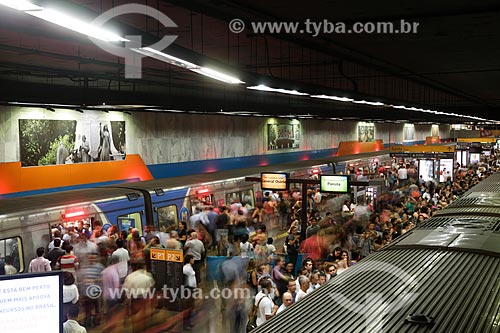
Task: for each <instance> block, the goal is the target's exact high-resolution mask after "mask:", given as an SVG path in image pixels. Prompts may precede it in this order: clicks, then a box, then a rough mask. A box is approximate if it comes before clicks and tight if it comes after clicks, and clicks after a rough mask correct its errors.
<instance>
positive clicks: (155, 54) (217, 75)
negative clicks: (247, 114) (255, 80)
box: [132, 47, 245, 84]
mask: <svg viewBox="0 0 500 333" xmlns="http://www.w3.org/2000/svg"><path fill="white" fill-rule="evenodd" d="M132 50H133V51H135V52H137V53H140V54H143V55H146V56H149V57H151V58H155V59H157V60H160V61H163V62H166V63H168V64H171V65H174V66H177V67H182V68H185V69H189V70H190V71H193V72H196V73H198V74H201V75H204V76H208V77H210V78H212V79H215V80H219V81H222V82H225V83H230V84H240V83H245V82H243V81H241V80H240V79H238V78H235V77H233V76H230V75H227V74H224V73H221V72H219V71H216V70H213V69H210V68H207V67H201V66H198V65H196V64H193V63H192V62H189V61H186V60H182V59H180V58H177V57H174V56H172V55H170V54H167V53H164V52H161V51H158V50H156V49H153V48H150V47H141V48H134V49H132Z"/></svg>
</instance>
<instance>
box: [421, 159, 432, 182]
mask: <svg viewBox="0 0 500 333" xmlns="http://www.w3.org/2000/svg"><path fill="white" fill-rule="evenodd" d="M418 176H419V177H420V176H422V178H423V180H424V181H426V182H427V181H429V180H432V179H434V161H433V160H419V161H418Z"/></svg>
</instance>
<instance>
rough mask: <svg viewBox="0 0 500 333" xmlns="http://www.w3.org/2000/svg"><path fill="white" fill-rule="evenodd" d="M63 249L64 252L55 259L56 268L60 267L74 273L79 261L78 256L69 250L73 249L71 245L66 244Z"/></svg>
mask: <svg viewBox="0 0 500 333" xmlns="http://www.w3.org/2000/svg"><path fill="white" fill-rule="evenodd" d="M65 250H66V254H65V255H62V256H61V257H59V259H58V260H57V264H56V269H61V270H63V271H65V272H70V273H72V274H75V272H76V270H77V269H78V266H79V262H78V258H77V257H76V256H75V255H74V254H72V253H71V251H73V246H72V245H67V246H66V247H65Z"/></svg>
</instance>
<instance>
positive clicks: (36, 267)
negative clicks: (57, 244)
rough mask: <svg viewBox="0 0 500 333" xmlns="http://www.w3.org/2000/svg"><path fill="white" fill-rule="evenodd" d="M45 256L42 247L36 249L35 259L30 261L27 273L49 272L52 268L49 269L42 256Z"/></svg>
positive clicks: (47, 262) (47, 261)
mask: <svg viewBox="0 0 500 333" xmlns="http://www.w3.org/2000/svg"><path fill="white" fill-rule="evenodd" d="M44 254H45V249H44V248H43V247H39V248H38V249H36V255H37V256H38V257H37V258H35V259H33V260H31V262H30V266H29V269H28V272H30V273H31V272H50V271H52V268H50V261H49V260H48V259H45V258H44V257H43V255H44Z"/></svg>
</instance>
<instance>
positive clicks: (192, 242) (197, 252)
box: [184, 231, 205, 285]
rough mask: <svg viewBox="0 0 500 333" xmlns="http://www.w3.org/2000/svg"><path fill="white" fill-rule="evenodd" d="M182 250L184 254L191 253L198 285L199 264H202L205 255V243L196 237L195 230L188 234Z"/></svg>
mask: <svg viewBox="0 0 500 333" xmlns="http://www.w3.org/2000/svg"><path fill="white" fill-rule="evenodd" d="M184 250H186V255H192V256H193V258H194V264H193V269H194V271H195V273H196V283H197V285H200V283H201V266H202V265H203V257H204V255H205V245H203V242H202V241H201V240H199V239H198V234H197V233H196V231H193V232H192V233H191V234H190V235H189V238H188V241H187V242H186V244H185V245H184Z"/></svg>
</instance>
